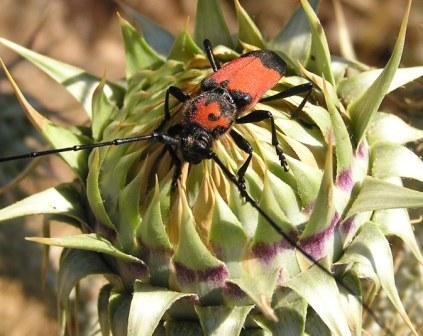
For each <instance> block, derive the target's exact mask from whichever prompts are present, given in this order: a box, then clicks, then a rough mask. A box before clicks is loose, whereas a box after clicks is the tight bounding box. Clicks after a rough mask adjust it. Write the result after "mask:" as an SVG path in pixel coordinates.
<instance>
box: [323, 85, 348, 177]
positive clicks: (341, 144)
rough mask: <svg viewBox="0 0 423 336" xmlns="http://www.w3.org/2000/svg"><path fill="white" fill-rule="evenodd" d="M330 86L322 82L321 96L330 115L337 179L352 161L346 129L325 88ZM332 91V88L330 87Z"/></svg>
mask: <svg viewBox="0 0 423 336" xmlns="http://www.w3.org/2000/svg"><path fill="white" fill-rule="evenodd" d="M328 85H330V84H329V83H326V81H323V94H324V96H325V101H326V105H327V107H328V111H329V114H330V118H331V122H332V127H333V132H334V135H335V143H336V177H337V178H338V177H339V176H340V174H341V173H342V172H344V171H345V170H347V169H351V164H352V160H353V148H352V144H351V140H350V135H349V133H348V130H347V127H346V126H345V123H344V121H343V120H342V117H341V114H340V113H339V112H338V110H337V109H336V107H335V104H334V102H333V100H332V99H331V98H330V94H329V92H331V91H328V90H327V86H328ZM330 90H333V87H330Z"/></svg>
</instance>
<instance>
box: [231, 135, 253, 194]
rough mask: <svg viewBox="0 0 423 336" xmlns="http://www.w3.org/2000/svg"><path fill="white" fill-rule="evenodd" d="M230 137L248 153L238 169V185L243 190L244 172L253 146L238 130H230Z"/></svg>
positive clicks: (248, 163) (249, 160) (251, 154)
mask: <svg viewBox="0 0 423 336" xmlns="http://www.w3.org/2000/svg"><path fill="white" fill-rule="evenodd" d="M230 135H231V138H232V139H233V140H234V141H235V144H236V145H237V146H238V148H240V149H241V150H242V151H244V152H245V153H247V154H248V157H247V160H245V162H244V163H243V165H242V166H241V168H239V169H238V173H237V176H238V185H239V186H241V187H242V188H243V189H244V190H245V178H244V176H245V172H246V171H247V168H248V166H249V165H250V162H251V159H252V157H253V147H251V145H250V143H249V142H248V141H247V140H246V139H244V138H243V137H242V135H241V134H239V133H238V132H236V131H234V130H231V131H230Z"/></svg>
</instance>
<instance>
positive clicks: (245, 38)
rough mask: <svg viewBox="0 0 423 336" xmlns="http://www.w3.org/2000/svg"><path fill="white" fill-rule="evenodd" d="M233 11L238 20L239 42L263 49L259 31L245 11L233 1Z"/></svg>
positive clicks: (237, 1)
mask: <svg viewBox="0 0 423 336" xmlns="http://www.w3.org/2000/svg"><path fill="white" fill-rule="evenodd" d="M235 10H236V17H237V20H238V39H239V40H240V41H241V42H245V43H248V44H251V45H254V46H256V47H258V48H260V49H265V43H264V40H263V36H261V33H260V30H259V29H258V28H257V26H256V25H255V23H254V21H253V20H252V19H251V17H250V16H249V15H248V13H247V12H246V11H245V9H244V8H242V6H241V4H240V3H239V0H235Z"/></svg>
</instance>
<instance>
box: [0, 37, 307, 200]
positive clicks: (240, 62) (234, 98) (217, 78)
mask: <svg viewBox="0 0 423 336" xmlns="http://www.w3.org/2000/svg"><path fill="white" fill-rule="evenodd" d="M203 44H204V50H205V52H206V55H207V58H208V60H209V62H210V65H211V67H212V69H213V73H212V74H210V75H209V76H207V77H206V78H204V79H203V80H202V82H201V85H200V90H199V93H198V94H197V95H195V96H193V97H191V96H190V95H188V94H187V93H185V92H183V91H182V90H181V89H180V88H177V87H175V86H170V87H169V88H168V89H167V91H166V94H165V101H164V118H163V121H162V122H161V124H160V125H159V126H158V127H157V128H156V130H155V131H154V132H153V133H151V134H147V135H141V136H133V137H128V138H122V139H114V140H111V141H104V142H99V143H91V144H84V145H75V146H71V147H66V148H59V149H52V150H46V151H40V152H30V153H26V154H22V155H15V156H10V157H3V158H0V162H4V161H11V160H18V159H25V158H35V157H38V156H43V155H49V154H55V153H61V152H66V151H79V150H87V149H92V148H96V147H105V146H112V145H122V144H126V143H130V142H137V141H144V140H155V141H158V142H161V143H163V144H164V145H165V148H166V150H167V151H168V152H169V153H170V155H171V158H172V162H173V165H174V167H175V170H174V175H173V181H172V185H173V187H174V186H176V183H177V180H178V178H179V176H180V174H181V166H182V161H184V162H188V163H191V164H198V163H200V162H201V161H203V160H206V159H212V160H214V161H215V162H216V163H217V164H218V165H219V166H220V167H221V168H222V169H223V171H224V173H225V174H226V175H227V176H229V174H232V173H230V171H229V170H228V169H227V168H226V167H225V166H224V165H223V163H222V162H221V161H220V160H219V158H218V157H217V155H216V154H215V153H214V152H213V150H212V147H213V143H214V141H216V140H217V139H218V138H219V137H220V136H222V135H223V134H224V133H226V132H229V135H230V136H231V138H232V139H233V140H234V142H235V144H236V145H237V146H238V147H239V148H240V149H241V150H242V151H244V152H245V153H246V154H248V157H247V159H246V160H245V162H244V163H243V164H242V166H241V167H240V168H239V170H238V172H237V177H236V179H235V180H234V183H236V185H237V187H238V189H239V190H240V191H241V193H242V195H243V196H244V197H245V194H246V193H245V189H246V187H245V179H244V176H245V173H246V171H247V168H248V166H249V164H250V162H251V159H252V156H253V149H252V147H251V145H250V144H249V143H248V141H247V140H246V139H245V138H244V137H242V135H241V134H239V133H238V132H237V131H235V130H234V129H233V128H232V126H233V125H234V124H247V123H254V122H260V121H263V120H269V121H270V123H271V136H272V145H273V147H274V148H275V151H276V154H277V156H278V158H279V161H280V163H281V165H282V167H283V168H284V169H285V171H288V164H287V161H286V158H285V156H284V153H283V151H282V149H281V148H280V146H279V141H278V138H277V135H276V127H275V121H274V118H273V115H272V113H271V112H270V111H267V110H252V109H253V107H254V106H255V105H256V104H257V102H259V101H260V102H267V101H272V100H276V99H283V98H287V97H290V96H293V95H297V94H301V93H305V96H304V98H303V100H302V102H301V103H300V104H299V105H298V107H297V108H296V110H295V111H294V112H293V114H292V117H293V118H295V117H297V116H298V114H299V113H300V112H301V111H302V109H303V107H304V105H305V104H306V102H307V100H308V98H309V96H310V94H311V92H312V88H313V86H312V84H311V83H305V84H301V85H298V86H294V87H292V88H289V89H287V90H285V91H283V92H280V93H277V94H275V95H273V96H270V97H266V98H263V99H262V98H261V97H262V96H263V95H264V93H265V92H266V91H268V90H269V89H271V88H272V87H273V86H275V85H276V84H277V83H278V82H279V80H280V79H281V78H282V77H283V76H285V75H286V73H287V66H286V63H285V62H284V61H283V60H282V59H281V58H280V57H279V56H278V55H277V54H276V53H274V52H273V51H270V50H256V51H251V52H248V53H246V54H243V55H241V56H240V57H239V58H236V59H234V60H232V61H229V62H227V63H225V64H224V65H223V66H221V65H220V62H219V60H218V59H217V58H216V56H215V55H214V53H213V48H212V45H211V43H210V41H209V40H207V39H206V40H204V43H203ZM170 96H173V97H174V98H176V99H177V100H178V101H179V102H181V103H182V104H183V105H182V108H181V111H182V113H183V121H182V122H181V123H179V124H176V125H173V126H171V127H170V128H169V129H168V130H167V131H164V128H165V127H166V125H167V124H168V122H169V121H170V119H171V114H170V108H169V101H170ZM251 110H252V111H251ZM246 111H250V113H248V114H246V115H242V114H243V113H244V112H246ZM231 178H233V176H232V177H231Z"/></svg>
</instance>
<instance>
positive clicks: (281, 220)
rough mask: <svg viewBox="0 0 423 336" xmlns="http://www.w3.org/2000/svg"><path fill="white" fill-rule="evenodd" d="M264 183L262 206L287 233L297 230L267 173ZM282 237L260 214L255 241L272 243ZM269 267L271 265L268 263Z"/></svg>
mask: <svg viewBox="0 0 423 336" xmlns="http://www.w3.org/2000/svg"><path fill="white" fill-rule="evenodd" d="M263 184H264V185H263V189H262V194H261V198H260V204H259V205H260V207H261V208H262V209H263V211H265V212H266V213H267V214H268V215H269V216H270V217H272V218H273V219H274V220H275V221H276V222H277V223H278V225H279V226H280V228H281V229H282V230H283V231H284V232H286V233H287V234H290V233H293V232H295V227H294V225H293V224H292V223H290V222H289V220H288V218H287V217H286V215H285V214H284V213H283V211H282V210H281V208H280V206H279V200H278V198H277V194H275V193H274V192H273V188H272V185H271V183H270V180H269V177H268V175H267V173H266V174H265V176H264V181H263ZM280 239H281V236H280V234H279V233H277V232H276V231H275V230H274V229H273V228H272V227H271V226H270V225H269V223H268V222H267V220H266V219H264V218H263V217H262V216H260V215H259V221H258V224H257V228H256V232H255V235H254V242H255V243H256V242H264V243H267V244H271V243H276V242H279V241H280ZM267 267H270V266H269V265H267Z"/></svg>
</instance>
